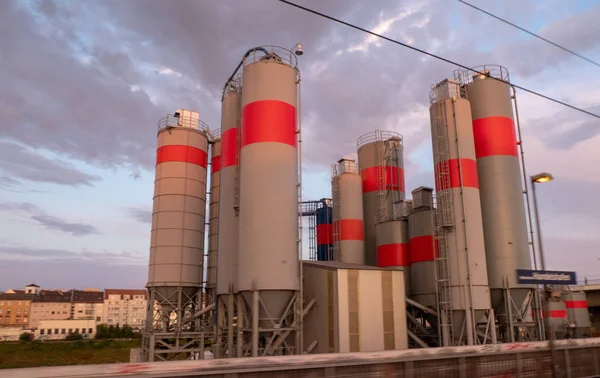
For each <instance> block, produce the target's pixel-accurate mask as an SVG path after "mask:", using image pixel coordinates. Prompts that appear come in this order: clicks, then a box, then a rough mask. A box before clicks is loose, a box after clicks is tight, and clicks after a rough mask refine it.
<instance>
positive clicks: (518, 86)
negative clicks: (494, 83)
mask: <svg viewBox="0 0 600 378" xmlns="http://www.w3.org/2000/svg"><path fill="white" fill-rule="evenodd" d="M277 1H279V2H281V3H284V4H287V5H290V6H292V7H295V8H298V9H302V10H304V11H306V12H309V13H312V14H314V15H316V16H320V17H323V18H326V19H328V20H331V21H334V22H337V23H339V24H342V25H346V26H348V27H350V28H352V29H356V30H360V31H362V32H365V33H367V34H370V35H373V36H375V37H378V38H381V39H384V40H386V41H388V42H392V43H395V44H397V45H400V46H403V47H406V48H408V49H411V50H414V51H417V52H420V53H421V54H425V55H427V56H430V57H432V58H435V59H438V60H441V61H443V62H446V63H450V64H453V65H455V66H458V67H460V68H462V69H465V70H467V71H471V72H475V73H478V74H480V75H486V74H485V73H483V72H479V71H477V70H474V69H472V68H469V67H467V66H465V65H464V64H460V63H456V62H453V61H451V60H450V59H447V58H444V57H442V56H439V55H435V54H433V53H430V52H427V51H425V50H421V49H419V48H417V47H413V46H410V45H407V44H406V43H402V42H400V41H397V40H395V39H392V38H389V37H386V36H384V35H381V34H377V33H375V32H372V31H370V30H367V29H364V28H361V27H360V26H357V25H354V24H351V23H349V22H346V21H342V20H340V19H338V18H335V17H332V16H328V15H326V14H324V13H321V12H318V11H316V10H313V9H310V8H306V7H303V6H302V5H298V4H295V3H292V2H290V1H287V0H277ZM489 78H490V79H494V80H498V81H502V80H500V79H497V78H495V77H491V76H490V77H489ZM510 85H512V86H513V87H515V88H518V89H520V90H522V91H524V92H527V93H531V94H532V95H535V96H538V97H541V98H544V99H546V100H548V101H552V102H555V103H557V104H560V105H563V106H566V107H567V108H571V109H573V110H577V111H578V112H581V113H585V114H587V115H590V116H592V117H595V118H598V119H600V115H598V114H594V113H592V112H589V111H587V110H584V109H581V108H578V107H576V106H573V105H571V104H567V103H566V102H563V101H560V100H557V99H554V98H552V97H549V96H546V95H544V94H541V93H539V92H535V91H533V90H531V89H527V88H525V87H522V86H520V85H517V84H513V83H510Z"/></svg>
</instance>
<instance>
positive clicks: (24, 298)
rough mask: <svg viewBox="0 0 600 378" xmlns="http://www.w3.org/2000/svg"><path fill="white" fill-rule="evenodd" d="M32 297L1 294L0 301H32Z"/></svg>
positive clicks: (30, 295) (31, 295)
mask: <svg viewBox="0 0 600 378" xmlns="http://www.w3.org/2000/svg"><path fill="white" fill-rule="evenodd" d="M15 291H16V290H15ZM33 297H34V295H33V294H25V293H14V294H13V293H2V294H0V301H30V300H32V299H33Z"/></svg>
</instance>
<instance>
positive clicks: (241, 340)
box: [236, 291, 303, 357]
mask: <svg viewBox="0 0 600 378" xmlns="http://www.w3.org/2000/svg"><path fill="white" fill-rule="evenodd" d="M251 294H252V295H251V299H250V300H249V301H247V300H246V299H244V298H243V296H242V295H241V294H240V295H239V300H238V312H237V316H238V321H239V319H243V322H240V324H239V325H238V339H237V350H238V354H237V356H236V357H259V356H281V355H294V354H300V353H298V351H297V349H298V348H299V347H300V343H301V337H302V335H301V332H302V329H301V326H300V325H301V317H302V312H303V310H302V307H301V302H302V301H301V300H300V292H299V291H297V292H295V293H294V295H293V296H292V298H291V299H290V301H289V302H288V304H287V306H286V309H285V311H284V312H283V314H282V315H281V316H280V317H277V318H275V317H273V316H271V315H270V314H269V312H268V309H267V307H266V306H265V304H264V302H263V299H262V297H261V292H260V291H252V292H251ZM248 302H249V303H248ZM261 312H264V314H265V315H266V317H265V318H261V317H260V314H261ZM265 323H268V324H269V325H268V326H264V325H265Z"/></svg>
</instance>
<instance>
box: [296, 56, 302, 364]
mask: <svg viewBox="0 0 600 378" xmlns="http://www.w3.org/2000/svg"><path fill="white" fill-rule="evenodd" d="M296 75H297V76H296V78H297V80H298V81H297V82H296V96H297V101H298V109H297V111H296V124H297V125H298V202H299V204H300V207H302V114H301V112H302V107H301V105H302V103H301V96H300V95H301V92H300V81H301V77H300V69H298V68H297V67H296ZM301 212H302V209H301V208H300V213H301ZM298 226H299V227H298V243H297V244H296V248H297V249H298V250H297V251H296V252H297V255H298V257H299V259H300V267H299V268H300V272H299V273H300V277H299V280H300V295H299V298H297V299H296V300H297V301H298V302H299V303H298V305H297V307H296V308H298V309H299V310H300V311H302V310H303V309H302V304H303V303H304V288H303V286H304V285H303V282H304V264H303V263H302V214H299V216H298ZM303 318H304V314H303V313H302V314H300V317H299V319H298V329H297V331H296V332H297V333H298V335H297V336H296V339H297V341H298V348H297V350H296V354H302V351H303V350H304V335H303V333H304V332H303V328H304V321H303V320H304V319H303Z"/></svg>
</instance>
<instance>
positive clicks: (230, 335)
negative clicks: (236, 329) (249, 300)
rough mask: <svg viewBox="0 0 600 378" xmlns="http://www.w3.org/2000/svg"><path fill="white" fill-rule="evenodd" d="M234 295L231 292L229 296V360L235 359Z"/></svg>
mask: <svg viewBox="0 0 600 378" xmlns="http://www.w3.org/2000/svg"><path fill="white" fill-rule="evenodd" d="M233 306H234V298H233V293H232V292H231V291H230V292H229V294H228V295H227V328H228V330H227V354H228V356H229V358H231V357H233V317H234V315H235V314H234V313H233Z"/></svg>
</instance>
